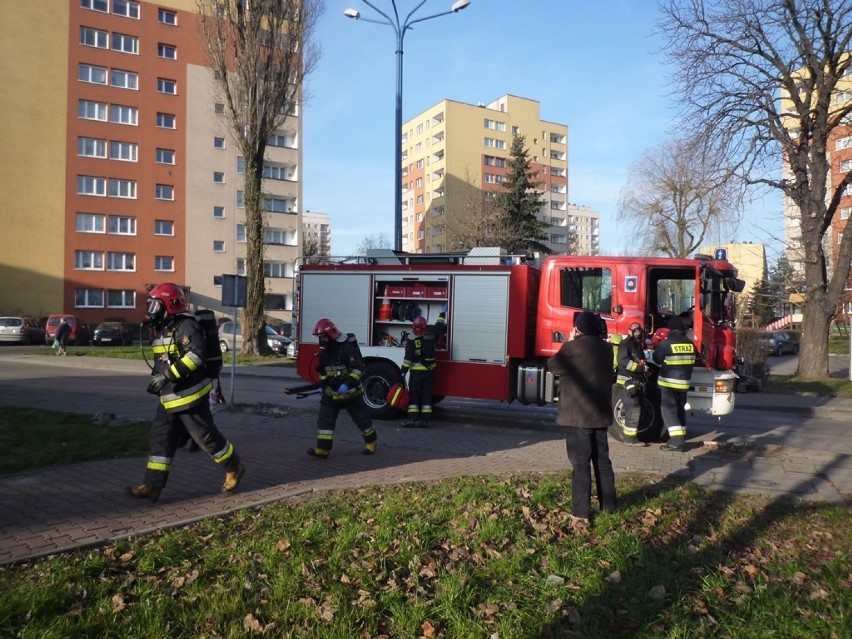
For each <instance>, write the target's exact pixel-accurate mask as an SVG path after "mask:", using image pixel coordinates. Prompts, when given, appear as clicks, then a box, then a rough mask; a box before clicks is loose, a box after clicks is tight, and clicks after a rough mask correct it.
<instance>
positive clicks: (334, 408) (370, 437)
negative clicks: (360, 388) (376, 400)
mask: <svg viewBox="0 0 852 639" xmlns="http://www.w3.org/2000/svg"><path fill="white" fill-rule="evenodd" d="M341 410H345V411H346V412H347V413H349V416H350V417H351V418H352V421H353V422H355V425H356V426H357V427H358V430H360V431H361V435H363V437H364V443H365V444H369V443H372V442H374V441H376V429H375V428H373V420H372V419H371V418H370V415H369V414H368V413H367V411H366V409H365V408H364V401H363V400H362V399H361V397H356V398H355V399H350V400H349V401H346V402H335V401H334V400H332V399H331V397H329V396H328V395H323V396H322V398H321V399H320V407H319V414H318V415H317V448H319V449H321V450H331V446H332V443H333V440H334V428H335V426H336V425H337V416H338V415H339V414H340V411H341Z"/></svg>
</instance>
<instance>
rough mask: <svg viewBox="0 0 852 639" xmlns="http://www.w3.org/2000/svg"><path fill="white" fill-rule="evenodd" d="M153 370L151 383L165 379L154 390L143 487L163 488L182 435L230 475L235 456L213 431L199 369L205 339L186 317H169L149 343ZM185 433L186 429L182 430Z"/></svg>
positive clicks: (208, 384)
mask: <svg viewBox="0 0 852 639" xmlns="http://www.w3.org/2000/svg"><path fill="white" fill-rule="evenodd" d="M152 349H153V351H154V369H153V372H152V375H153V377H152V383H153V381H154V380H155V379H157V376H158V375H165V377H166V378H167V379H166V381H165V384H163V385H162V387H161V388H159V390H157V389H156V387H153V388H152V386H150V385H149V391H151V392H154V393H155V394H158V395H159V398H160V403H159V406H158V407H157V414H156V416H155V417H154V423H153V424H152V426H151V434H150V445H151V455H150V456H149V457H148V465H147V470H146V473H145V483H146V484H147V485H149V486H151V487H153V488H156V489H162V488H163V487H164V486H165V485H166V480H167V479H168V476H169V470H170V468H171V464H172V458H173V456H174V454H175V451H176V450H177V448H178V446H179V445H180V444H181V443H183V442H182V440H183V439H184V438H185V435H184V432H188V433H189V435H190V437H192V439H193V440H195V441H196V442H197V443H198V445H199V446H200V447H201V448H202V449H203V450H204V451H205V452H206V453H208V454H209V455H210V456H211V457H212V458H213V460H214V461H215V462H216V463H217V464H221V465H222V466H223V467H224V468H225V470H226V471H234V470H236V469H237V467H238V466H239V465H240V458H239V456H238V455H237V453H236V451H235V450H234V446H233V444H231V443H230V442H229V441H228V440H227V439H226V438H225V437H224V436H223V435H222V434H221V433H220V432H219V429H217V428H216V425H215V424H214V423H213V415H212V413H211V412H210V401H209V398H208V396H209V394H210V391H211V390H212V389H213V384H212V382H211V381H210V380H209V379H208V378H207V375H206V373H205V369H204V360H205V357H206V341H205V337H204V331H203V330H202V328H201V326H200V325H199V323H198V322H197V321H196V319H195V317H193V316H192V315H191V314H189V313H181V314H178V315H175V316H173V317H169V318H168V319H167V320H166V321H165V323H164V324H163V327H162V329H161V330H160V331H158V332H157V333H156V335H155V338H154V341H153V343H152ZM184 429H185V431H184Z"/></svg>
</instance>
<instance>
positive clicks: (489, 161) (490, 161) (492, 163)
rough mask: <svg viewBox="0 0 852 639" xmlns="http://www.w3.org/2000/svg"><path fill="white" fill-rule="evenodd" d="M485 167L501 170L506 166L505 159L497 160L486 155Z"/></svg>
mask: <svg viewBox="0 0 852 639" xmlns="http://www.w3.org/2000/svg"><path fill="white" fill-rule="evenodd" d="M485 166H496V167H498V168H503V167H505V166H506V160H505V158H497V157H494V156H493V155H486V156H485Z"/></svg>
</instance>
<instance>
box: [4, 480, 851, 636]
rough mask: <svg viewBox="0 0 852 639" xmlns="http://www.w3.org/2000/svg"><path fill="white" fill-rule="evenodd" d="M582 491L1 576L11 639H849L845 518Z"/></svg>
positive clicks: (447, 497)
mask: <svg viewBox="0 0 852 639" xmlns="http://www.w3.org/2000/svg"><path fill="white" fill-rule="evenodd" d="M568 486H570V477H569V474H568V473H563V474H556V475H514V476H509V477H467V478H455V479H448V480H444V481H440V482H434V483H411V484H405V485H402V486H390V487H381V486H380V487H370V488H364V489H359V490H349V491H344V492H340V493H337V494H321V495H318V496H315V497H313V498H310V499H302V500H294V501H292V502H282V503H279V504H276V505H270V506H267V507H264V508H261V509H257V510H245V511H240V512H238V513H236V514H234V515H233V516H230V517H226V518H217V519H208V520H205V521H203V522H200V523H198V524H194V525H191V526H187V527H185V528H181V529H176V530H170V531H163V532H160V533H157V534H155V535H151V536H146V537H142V538H136V539H131V540H129V541H124V542H121V543H118V544H116V545H111V546H106V547H102V548H98V549H94V550H87V551H85V552H83V551H80V552H72V553H67V554H63V555H59V556H54V557H51V558H47V559H41V560H37V561H29V562H25V563H21V564H17V565H12V566H6V567H3V568H0V591H2V592H3V593H4V596H3V597H2V599H0V627H2V628H5V632H6V633H8V636H15V637H70V636H98V637H139V638H143V637H151V638H159V637H164V636H169V637H202V636H203V637H234V638H237V637H256V636H260V635H263V636H272V637H294V638H295V637H299V638H317V639H330V638H331V639H337V638H339V639H352V638H356V639H357V638H360V637H364V638H378V637H388V638H390V637H398V638H412V639H414V638H416V637H443V638H447V639H450V638H452V639H466V638H471V639H473V638H477V639H478V638H491V637H506V638H512V639H526V638H528V639H534V638H535V639H537V638H540V637H553V638H556V637H564V638H568V637H573V638H579V637H585V638H587V639H593V638H613V637H614V638H619V637H642V638H645V637H647V638H649V639H650V638H651V637H683V638H687V637H719V638H722V637H737V638H747V639H749V638H755V639H757V638H763V637H809V638H811V637H813V638H820V637H825V638H826V639H828V638H831V637H838V638H841V637H850V636H852V635H850V632H852V625H850V621H852V620H850V613H852V588H850V583H849V579H850V574H852V561H850V557H849V552H848V549H849V548H850V547H852V527H850V526H848V511H847V510H846V509H845V508H843V507H839V506H831V505H816V504H810V503H803V502H784V503H776V502H772V501H770V500H767V499H765V498H758V497H750V496H732V495H729V494H723V493H718V492H712V491H705V490H703V489H700V488H698V487H696V486H695V485H692V484H683V485H676V484H669V485H666V484H661V483H654V482H651V481H648V480H647V479H644V478H641V477H635V476H634V477H624V478H621V479H620V480H619V484H618V487H619V492H620V496H621V500H622V502H623V508H622V509H621V510H620V511H619V512H618V513H615V514H608V515H601V516H599V517H598V518H597V520H596V521H595V522H594V525H593V529H592V532H591V534H590V535H588V536H578V535H576V534H574V533H573V532H571V531H570V529H569V528H568V525H567V521H568V514H569V510H570V491H569V490H568V489H567V487H568Z"/></svg>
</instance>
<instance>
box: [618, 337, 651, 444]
mask: <svg viewBox="0 0 852 639" xmlns="http://www.w3.org/2000/svg"><path fill="white" fill-rule="evenodd" d="M628 330H629V331H630V333H629V335H628V336H627V337H625V338H624V339H623V340H621V342H620V343H619V344H618V351H617V355H616V380H615V381H616V389H617V392H618V393H619V394H620V396H621V405H622V406H623V407H624V427H623V429H622V443H624V444H628V445H634V446H635V445H638V446H644V444H643V443H642V442H640V441H639V440H638V439H637V438H636V436H637V434H638V432H639V423H640V421H641V419H642V400H643V398H644V397H645V384H646V376H647V374H648V365H647V364H646V362H645V350H644V347H645V330H644V329H643V328H642V325H641V324H639V323H638V322H633V323H632V324H631V325H630V328H629V329H628Z"/></svg>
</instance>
